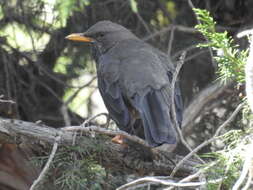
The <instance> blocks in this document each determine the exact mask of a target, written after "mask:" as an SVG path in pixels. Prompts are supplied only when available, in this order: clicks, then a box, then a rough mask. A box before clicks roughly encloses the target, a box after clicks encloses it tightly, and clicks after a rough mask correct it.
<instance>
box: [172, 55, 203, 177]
mask: <svg viewBox="0 0 253 190" xmlns="http://www.w3.org/2000/svg"><path fill="white" fill-rule="evenodd" d="M185 56H186V52H183V53H182V56H181V57H180V61H179V63H178V64H177V67H176V71H175V72H174V74H173V78H172V82H171V105H172V115H173V121H174V124H175V128H176V131H177V133H178V135H179V138H180V140H181V142H182V143H183V144H184V145H185V146H186V147H187V148H188V149H189V150H190V151H192V148H191V147H190V146H189V145H188V143H187V142H186V141H185V139H184V137H183V134H182V131H181V129H180V126H179V124H178V121H177V115H176V107H175V100H174V98H175V84H176V81H177V77H178V74H179V71H180V69H181V68H182V66H183V64H184V59H185ZM195 156H196V158H197V159H198V160H200V161H201V162H202V163H205V162H204V161H203V160H202V159H201V158H200V157H199V156H198V155H195ZM172 176H173V175H172Z"/></svg>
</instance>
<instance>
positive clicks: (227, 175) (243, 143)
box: [194, 9, 252, 190]
mask: <svg viewBox="0 0 253 190" xmlns="http://www.w3.org/2000/svg"><path fill="white" fill-rule="evenodd" d="M194 11H195V13H196V15H197V18H198V20H199V21H200V24H198V25H197V26H196V28H197V29H198V30H199V31H200V32H201V33H202V34H203V35H204V36H205V38H206V39H207V40H208V42H207V43H205V44H203V43H202V44H200V45H199V47H209V48H211V49H212V50H214V51H215V52H216V56H215V57H214V59H215V60H216V61H217V63H218V71H217V72H218V75H219V78H220V79H221V81H223V82H226V81H227V80H230V79H232V80H235V81H236V82H237V83H238V84H239V85H240V84H241V83H244V82H245V74H244V66H245V64H246V60H247V57H248V50H239V46H238V45H236V44H235V42H234V40H233V39H232V37H231V36H229V34H228V33H227V32H226V31H225V32H216V31H215V26H216V22H215V21H214V20H213V18H212V17H211V16H210V14H209V12H208V11H206V10H200V9H194ZM247 110H248V109H247V106H245V108H244V112H243V119H244V120H245V121H247V120H248V118H249V114H248V113H249V112H248V111H247ZM241 123H242V122H241ZM245 123H247V122H245ZM241 125H243V124H240V126H241ZM244 125H245V124H244ZM250 134H252V129H251V128H247V129H246V131H243V130H230V131H228V132H226V133H225V134H224V135H222V136H220V137H219V139H220V140H221V141H222V142H223V144H224V148H223V149H222V150H220V151H217V152H214V153H209V154H206V155H205V156H206V157H209V158H211V159H212V160H214V161H213V162H212V163H208V165H209V169H208V170H206V174H207V176H208V180H212V179H222V181H221V182H220V183H217V184H209V185H208V189H210V190H214V189H231V187H233V185H234V183H235V182H236V181H237V179H238V178H239V176H240V174H241V170H242V165H243V162H244V160H245V158H246V156H247V148H246V147H247V145H248V143H249V139H250V138H251V137H250ZM205 167H206V166H205ZM207 167H208V166H207Z"/></svg>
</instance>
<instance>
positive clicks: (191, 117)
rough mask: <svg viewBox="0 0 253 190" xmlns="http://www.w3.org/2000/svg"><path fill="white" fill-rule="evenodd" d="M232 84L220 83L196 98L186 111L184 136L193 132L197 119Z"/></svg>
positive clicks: (208, 88)
mask: <svg viewBox="0 0 253 190" xmlns="http://www.w3.org/2000/svg"><path fill="white" fill-rule="evenodd" d="M231 84H232V81H229V82H227V84H225V85H224V84H222V83H221V82H219V81H218V82H216V83H214V84H212V85H210V86H208V87H207V88H205V89H204V90H202V91H201V92H200V93H199V94H198V95H197V97H196V98H194V100H193V101H192V102H191V103H190V105H189V106H188V107H187V108H186V109H185V110H184V114H183V115H184V116H183V118H184V119H183V124H182V128H183V133H184V135H185V134H188V133H189V132H190V131H191V130H192V128H193V126H194V121H195V119H196V117H197V116H199V114H200V112H201V111H202V110H203V109H204V107H205V106H206V105H207V104H208V103H210V102H211V101H213V100H215V99H216V98H217V97H219V96H220V95H221V94H222V93H223V92H224V90H225V89H227V88H228V87H229V86H230V85H231Z"/></svg>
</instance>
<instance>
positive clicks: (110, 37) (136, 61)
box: [66, 20, 183, 152]
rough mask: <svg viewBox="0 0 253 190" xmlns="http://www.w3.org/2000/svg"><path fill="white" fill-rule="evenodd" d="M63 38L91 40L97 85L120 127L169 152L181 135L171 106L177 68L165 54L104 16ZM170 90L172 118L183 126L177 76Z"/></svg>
mask: <svg viewBox="0 0 253 190" xmlns="http://www.w3.org/2000/svg"><path fill="white" fill-rule="evenodd" d="M66 39H68V40H73V41H78V42H86V43H89V44H91V46H92V51H91V52H92V56H93V58H94V60H95V62H96V70H97V81H98V89H99V91H100V94H101V96H102V99H103V101H104V104H105V106H106V108H107V110H108V112H109V115H110V117H111V118H112V119H113V120H114V122H115V123H116V124H117V126H118V127H119V129H121V130H123V131H125V132H127V133H129V134H132V135H137V136H139V137H141V138H143V139H145V141H146V142H147V143H148V145H149V146H150V147H153V148H156V147H160V148H161V149H162V150H166V151H169V152H172V151H173V150H174V149H175V148H176V145H177V143H178V141H179V140H178V135H177V131H176V128H175V122H174V121H173V117H172V105H171V102H172V101H171V87H172V86H171V84H172V78H173V73H174V72H175V67H174V65H173V64H172V62H171V60H170V58H169V57H168V56H167V54H165V53H163V52H162V51H160V50H158V49H156V48H154V47H152V46H151V45H149V44H148V43H146V42H144V41H143V40H141V39H140V38H138V37H137V36H136V35H135V34H134V33H132V32H131V31H130V30H128V29H127V28H125V27H124V26H122V25H120V24H117V23H114V22H111V21H108V20H104V21H99V22H97V23H95V24H94V25H93V26H91V27H90V28H88V29H87V31H86V32H83V33H72V34H70V35H68V36H66ZM174 92H175V94H174V102H175V108H176V109H175V110H176V120H177V123H178V124H179V126H181V123H182V112H183V103H182V97H181V91H180V85H179V81H177V82H176V85H175V89H174ZM119 139H120V141H121V140H122V139H121V138H119Z"/></svg>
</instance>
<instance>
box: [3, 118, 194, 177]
mask: <svg viewBox="0 0 253 190" xmlns="http://www.w3.org/2000/svg"><path fill="white" fill-rule="evenodd" d="M69 130H74V131H76V130H77V131H79V130H80V131H82V134H83V135H82V136H80V133H77V134H78V135H77V137H76V144H77V145H78V146H80V147H83V148H85V150H86V151H87V156H89V153H88V152H92V155H93V157H92V158H93V159H95V160H97V161H98V162H99V163H100V164H101V165H102V166H103V167H105V168H110V169H111V170H114V171H121V172H122V171H124V172H125V173H138V174H139V175H141V176H143V175H147V174H149V173H159V174H162V175H169V173H170V172H171V171H172V169H173V168H174V164H173V163H178V162H179V161H180V160H181V159H182V158H183V157H182V156H179V155H176V154H173V153H159V152H154V151H152V148H151V147H149V146H148V145H147V144H146V142H145V141H144V140H142V139H140V138H138V137H135V136H131V135H129V134H127V133H125V132H123V131H113V130H108V129H104V128H101V127H97V126H89V127H82V126H69V127H65V128H62V129H54V128H51V127H48V126H45V125H39V124H36V123H31V122H25V121H21V120H12V119H3V118H0V137H1V138H4V137H5V136H7V137H6V138H5V139H8V138H11V139H15V138H18V137H20V136H22V138H27V140H31V139H32V140H33V144H34V146H35V145H36V144H37V143H38V144H39V142H41V141H45V142H48V143H51V144H53V143H55V138H56V137H57V136H58V134H59V133H60V134H61V139H60V141H59V142H58V143H59V144H60V145H68V146H70V145H71V144H72V143H73V138H74V136H75V133H74V132H71V131H69ZM91 134H92V135H91ZM118 134H121V135H123V136H125V137H126V139H128V140H129V142H128V143H129V144H128V145H129V146H128V147H127V148H124V147H122V146H121V145H118V144H115V143H113V142H111V138H108V137H109V136H112V135H113V136H114V135H118ZM98 137H99V138H98ZM12 142H13V141H12ZM95 147H101V148H100V149H99V150H98V149H96V148H95ZM101 150H102V151H101ZM86 151H85V152H86ZM84 154H86V153H84ZM198 164H199V162H196V161H194V160H190V161H186V162H185V163H183V165H182V166H181V168H180V169H179V171H178V173H177V176H187V175H189V174H191V173H193V172H196V168H195V166H196V165H198Z"/></svg>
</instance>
